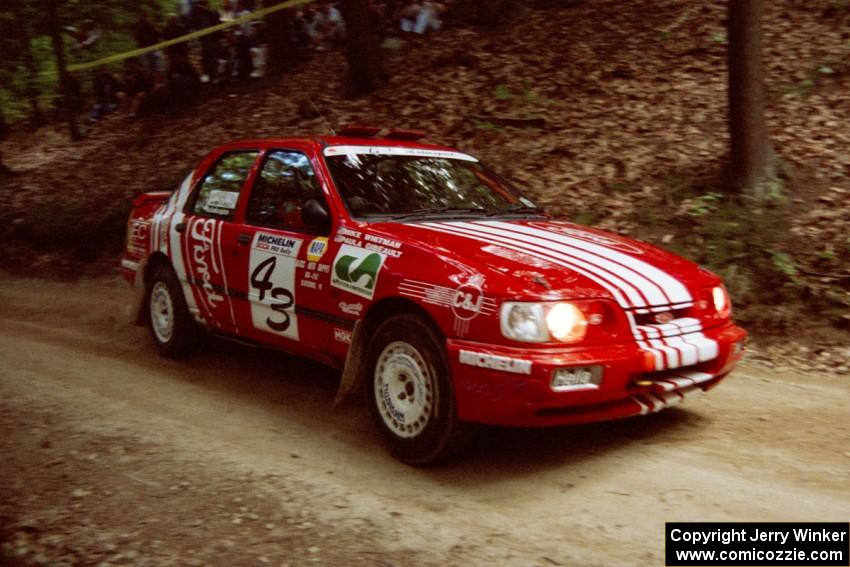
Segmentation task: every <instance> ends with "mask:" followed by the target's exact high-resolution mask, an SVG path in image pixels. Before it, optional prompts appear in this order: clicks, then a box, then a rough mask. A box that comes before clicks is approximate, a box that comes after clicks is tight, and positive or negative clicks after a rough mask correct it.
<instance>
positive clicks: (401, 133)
mask: <svg viewBox="0 0 850 567" xmlns="http://www.w3.org/2000/svg"><path fill="white" fill-rule="evenodd" d="M424 137H425V132H422V131H421V130H400V129H396V128H394V129H392V130H390V131H389V132H388V133H387V135H386V136H384V138H386V139H387V140H404V141H408V142H413V141H415V140H421V139H422V138H424Z"/></svg>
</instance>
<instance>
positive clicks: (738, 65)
mask: <svg viewBox="0 0 850 567" xmlns="http://www.w3.org/2000/svg"><path fill="white" fill-rule="evenodd" d="M728 21H729V51H728V58H729V137H730V140H731V160H730V173H731V177H732V179H731V181H732V183H733V187H734V188H735V189H737V190H738V191H752V190H757V189H758V188H759V186H760V185H761V184H762V183H763V182H764V181H766V180H769V179H770V178H772V177H773V176H774V175H775V171H774V168H775V164H774V156H773V148H772V146H771V143H770V137H769V135H768V131H767V121H766V119H765V115H764V69H763V66H762V57H761V55H762V54H761V38H762V33H761V21H762V0H729V13H728Z"/></svg>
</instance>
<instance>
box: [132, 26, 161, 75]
mask: <svg viewBox="0 0 850 567" xmlns="http://www.w3.org/2000/svg"><path fill="white" fill-rule="evenodd" d="M133 37H134V38H135V40H136V45H138V46H139V47H149V46H151V45H156V44H157V43H159V38H160V35H159V30H158V29H157V27H156V25H155V24H154V23H153V22H152V21H151V20H150V17H149V16H148V15H147V13H145V12H142V16H141V18H139V21H138V22H137V23H136V27H135V28H134V29H133ZM142 62H143V64H144V65H145V67H147V69H148V71H149V72H151V73H159V72H160V71H161V70H162V53H161V52H160V51H159V50H157V51H151V52H150V53H145V54H144V55H142Z"/></svg>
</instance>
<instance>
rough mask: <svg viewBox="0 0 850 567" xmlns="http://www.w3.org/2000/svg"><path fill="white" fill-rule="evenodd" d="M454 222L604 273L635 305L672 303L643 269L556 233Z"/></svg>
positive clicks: (501, 225)
mask: <svg viewBox="0 0 850 567" xmlns="http://www.w3.org/2000/svg"><path fill="white" fill-rule="evenodd" d="M452 224H453V225H455V226H457V227H458V228H463V229H466V230H470V231H475V232H476V233H478V234H480V235H483V236H485V237H491V236H498V237H501V238H508V239H511V240H513V241H514V242H515V243H516V244H518V245H522V246H528V247H530V248H532V249H534V250H539V251H542V252H546V253H548V254H553V255H557V257H558V258H559V259H560V260H561V264H563V265H566V266H567V267H570V268H572V267H574V266H580V267H582V268H584V269H587V270H592V271H594V272H597V273H600V275H603V277H605V279H606V280H608V281H610V282H612V283H613V284H614V285H616V286H617V287H619V288H620V290H621V291H622V292H623V293H625V294H626V295H627V296H628V297H629V299H630V301H631V307H648V306H650V305H660V304H664V305H667V304H669V303H670V301H669V300H668V299H667V297H666V296H665V295H664V293H663V292H662V291H661V289H660V288H659V287H658V286H657V285H655V284H654V283H653V282H651V281H649V280H648V279H646V278H645V277H644V276H643V275H642V274H640V273H639V272H636V271H634V270H632V269H630V268H628V267H626V266H623V265H621V264H619V263H617V262H613V261H611V260H610V259H608V258H606V257H604V256H601V255H599V254H597V253H591V252H586V251H584V250H581V249H580V248H577V247H574V246H567V245H564V244H561V243H559V242H555V241H554V240H552V238H551V237H552V236H554V234H553V233H548V232H543V231H539V232H541V233H543V234H544V235H546V236H547V238H542V237H539V236H536V235H534V234H532V235H529V234H526V233H525V232H523V231H522V230H520V229H524V228H525V227H521V226H515V225H512V224H509V223H500V224H498V225H494V224H493V223H489V222H480V223H479V222H475V223H473V222H462V223H452ZM506 227H507V228H506Z"/></svg>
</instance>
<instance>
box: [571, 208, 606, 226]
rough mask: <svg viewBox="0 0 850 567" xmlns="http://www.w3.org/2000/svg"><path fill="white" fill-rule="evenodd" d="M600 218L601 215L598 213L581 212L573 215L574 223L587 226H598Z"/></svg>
mask: <svg viewBox="0 0 850 567" xmlns="http://www.w3.org/2000/svg"><path fill="white" fill-rule="evenodd" d="M600 218H601V215H600V214H599V212H598V211H579V212H577V213H575V214H574V215H573V217H572V222H574V223H576V224H581V225H585V226H592V225H594V224H596V222H597V221H599V219H600Z"/></svg>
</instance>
